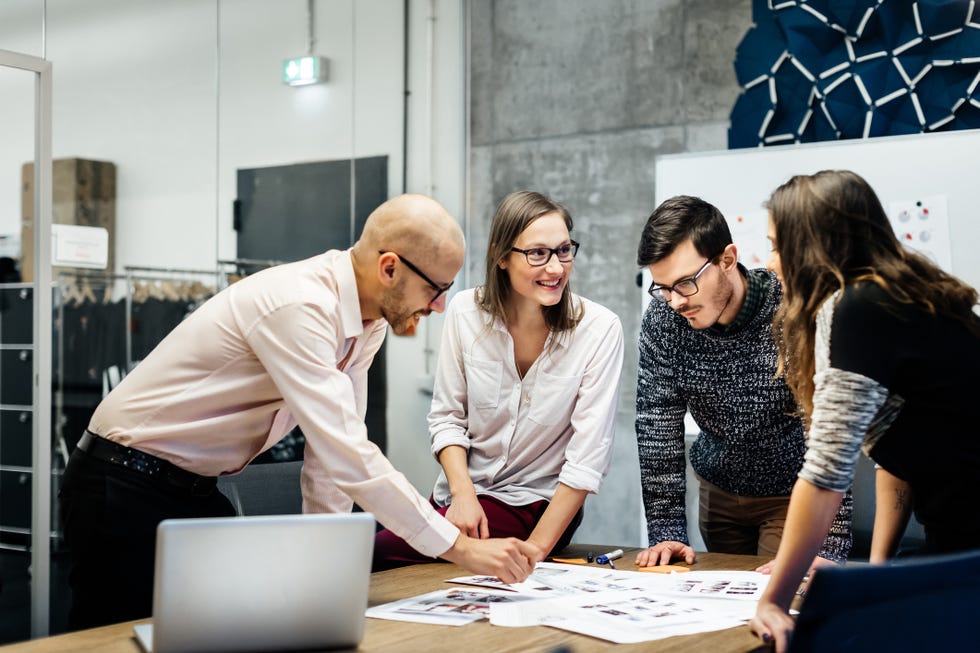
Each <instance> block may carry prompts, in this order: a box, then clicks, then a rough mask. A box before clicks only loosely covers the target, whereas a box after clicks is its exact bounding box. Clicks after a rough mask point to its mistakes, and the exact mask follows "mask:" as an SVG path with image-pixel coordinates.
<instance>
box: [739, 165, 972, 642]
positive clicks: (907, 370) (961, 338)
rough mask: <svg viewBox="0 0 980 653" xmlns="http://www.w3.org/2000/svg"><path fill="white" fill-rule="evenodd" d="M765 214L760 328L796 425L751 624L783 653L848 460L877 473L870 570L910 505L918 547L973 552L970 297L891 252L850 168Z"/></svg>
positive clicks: (804, 186)
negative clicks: (792, 460)
mask: <svg viewBox="0 0 980 653" xmlns="http://www.w3.org/2000/svg"><path fill="white" fill-rule="evenodd" d="M768 207H769V215H770V218H769V239H770V240H771V241H772V247H773V253H772V255H771V257H770V260H769V268H770V269H772V270H773V271H775V272H776V273H777V275H778V276H779V278H780V280H781V281H782V283H783V293H784V295H783V296H784V299H783V305H782V307H781V308H780V310H779V312H778V313H777V314H776V318H775V325H774V326H775V328H774V334H775V337H776V339H777V345H778V347H779V352H780V359H781V360H780V363H781V364H780V372H781V373H782V374H783V375H785V377H786V380H787V382H788V384H789V386H790V388H792V390H793V392H794V394H795V395H796V398H797V401H798V402H799V404H800V406H801V409H802V411H803V414H804V418H805V420H806V422H807V426H808V440H807V453H806V458H805V461H804V464H803V468H802V470H801V471H800V474H799V478H798V479H797V482H796V485H795V487H794V489H793V494H792V497H791V499H790V505H789V514H788V516H787V520H786V527H785V530H784V534H783V540H782V543H781V545H780V547H779V552H778V554H777V556H776V563H775V569H774V572H773V578H772V580H771V581H770V584H769V586H768V588H767V590H766V593H765V594H764V595H763V597H762V600H761V601H760V602H759V607H758V611H757V612H756V616H755V619H753V621H752V628H753V630H754V631H755V632H756V633H757V634H759V635H760V636H761V637H762V638H763V639H764V640H766V641H770V640H773V639H774V640H775V643H776V650H777V651H781V650H785V648H786V646H787V644H788V641H789V636H790V634H791V632H792V629H793V620H792V619H791V618H790V617H789V615H788V612H787V610H788V608H789V605H790V602H791V601H792V599H793V596H794V593H795V590H796V588H797V587H798V586H799V582H800V579H801V578H802V577H803V575H804V573H805V572H806V570H807V567H808V566H809V564H810V561H811V560H812V559H813V555H814V552H816V550H817V548H818V547H819V546H820V543H821V542H822V541H823V538H824V536H825V535H826V533H827V528H828V527H829V526H830V523H831V520H832V519H833V516H834V514H835V513H836V511H837V506H838V504H839V502H840V499H841V496H842V495H843V493H844V492H845V491H846V490H847V488H848V487H849V486H850V484H851V481H852V480H853V477H854V466H855V463H856V461H857V458H858V455H859V454H860V453H861V452H862V451H863V452H864V453H865V454H866V455H868V456H869V457H870V458H871V459H873V460H874V461H875V462H876V463H877V465H878V466H879V472H878V479H877V485H878V491H877V494H878V497H879V502H878V514H877V515H876V519H875V531H874V535H873V542H872V562H883V561H884V560H886V559H887V558H888V557H890V555H891V554H892V553H893V552H894V549H895V547H896V545H897V543H898V539H899V538H900V537H901V535H902V533H903V532H904V529H905V525H906V522H907V520H908V516H909V513H910V512H914V513H915V515H916V518H917V519H918V521H919V522H920V523H921V524H922V525H923V527H924V530H925V535H926V542H925V546H924V548H923V550H922V551H921V553H927V554H938V553H947V552H952V551H962V550H967V549H975V548H980V483H978V482H977V479H978V477H980V437H978V423H980V410H978V407H977V390H978V383H977V376H976V373H977V370H978V369H980V318H978V317H977V314H976V312H975V309H976V306H977V292H976V290H975V289H974V288H972V287H970V286H969V285H967V284H965V283H963V282H962V281H960V280H959V279H957V278H956V277H954V276H952V275H950V274H948V273H946V272H944V271H943V270H941V269H940V268H938V267H937V266H936V265H934V264H932V263H931V262H930V261H929V260H927V259H926V258H925V257H924V256H922V255H920V254H917V253H914V252H912V251H910V250H907V249H905V248H904V247H903V246H902V244H901V243H900V242H899V240H898V239H897V238H896V237H895V234H894V231H893V230H892V227H891V224H890V223H889V221H888V218H887V216H886V215H885V212H884V209H883V208H882V206H881V203H880V201H879V200H878V197H877V196H876V195H875V193H874V191H873V190H872V188H871V186H869V185H868V183H867V182H866V181H865V180H864V179H862V178H861V177H860V176H858V175H856V174H855V173H853V172H850V171H846V170H825V171H822V172H818V173H817V174H814V175H799V176H796V177H793V178H792V179H790V180H789V181H788V182H786V183H785V184H783V185H782V186H780V187H779V188H777V189H776V191H775V192H774V193H773V194H772V197H771V198H770V200H769V203H768ZM889 495H890V496H889ZM882 498H887V502H886V501H882V500H881V499H882ZM817 573H819V571H818V572H817Z"/></svg>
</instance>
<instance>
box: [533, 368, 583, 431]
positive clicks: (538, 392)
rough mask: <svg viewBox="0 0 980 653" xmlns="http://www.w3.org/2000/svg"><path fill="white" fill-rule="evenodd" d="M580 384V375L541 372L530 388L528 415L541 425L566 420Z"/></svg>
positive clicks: (573, 404)
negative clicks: (531, 388)
mask: <svg viewBox="0 0 980 653" xmlns="http://www.w3.org/2000/svg"><path fill="white" fill-rule="evenodd" d="M581 385H582V375H581V374H579V375H578V376H554V375H552V374H546V373H544V372H541V373H539V374H538V376H537V378H536V379H535V381H534V389H533V390H531V410H530V412H529V413H528V417H529V418H530V419H532V420H533V421H535V422H537V423H538V424H541V425H542V426H551V425H552V424H556V423H558V422H559V421H560V420H567V419H568V417H569V416H570V415H571V414H572V410H573V409H574V408H575V397H576V395H577V394H578V391H579V387H581Z"/></svg>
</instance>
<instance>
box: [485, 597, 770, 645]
mask: <svg viewBox="0 0 980 653" xmlns="http://www.w3.org/2000/svg"><path fill="white" fill-rule="evenodd" d="M754 613H755V605H754V604H748V603H743V602H736V601H715V600H710V599H693V598H683V597H673V596H665V595H657V594H651V593H649V592H644V591H641V590H631V591H626V592H600V593H596V594H588V595H581V594H579V595H573V596H563V597H558V598H554V599H541V600H537V601H533V602H529V603H523V604H521V605H520V606H515V605H508V604H494V605H493V606H491V608H490V623H491V624H493V625H496V626H551V627H554V628H561V629H563V630H568V631H571V632H576V633H580V634H583V635H589V636H590V637H598V638H600V639H605V640H608V641H610V642H616V643H618V644H628V643H636V642H645V641H650V640H654V639H663V638H665V637H674V636H675V635H690V634H693V633H701V632H708V631H712V630H722V629H725V628H733V627H735V626H739V625H741V624H742V623H744V622H745V621H746V620H747V619H750V618H751V617H752V615H753V614H754Z"/></svg>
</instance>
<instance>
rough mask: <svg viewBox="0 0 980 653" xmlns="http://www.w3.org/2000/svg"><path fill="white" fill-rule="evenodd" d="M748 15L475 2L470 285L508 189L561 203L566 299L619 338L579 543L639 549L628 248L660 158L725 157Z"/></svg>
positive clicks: (724, 5) (735, 3) (664, 4)
mask: <svg viewBox="0 0 980 653" xmlns="http://www.w3.org/2000/svg"><path fill="white" fill-rule="evenodd" d="M750 24H751V2H750V1H749V0H605V1H603V2H594V1H593V0H538V1H536V2H522V1H521V0H496V1H490V0H473V1H472V2H471V3H470V32H469V38H470V48H469V55H470V75H471V76H470V98H471V99H470V112H471V150H470V166H471V168H470V176H469V202H468V217H469V246H468V247H469V252H468V253H469V256H468V259H467V261H468V263H467V265H468V266H469V268H470V275H469V279H470V280H471V285H477V284H479V283H481V282H482V279H483V272H482V265H483V257H484V254H485V251H486V239H487V229H488V225H489V221H490V218H491V216H492V214H493V208H494V206H495V204H496V203H497V202H498V201H499V200H500V199H501V198H502V197H503V196H504V195H506V194H507V193H509V192H511V191H513V190H518V189H522V188H528V189H533V190H538V191H541V192H544V193H546V194H548V195H550V196H552V197H554V198H555V199H556V200H558V201H560V202H562V203H563V204H565V205H566V206H567V207H568V208H569V210H570V211H571V213H572V216H573V218H574V219H575V230H574V234H575V237H576V239H577V240H579V241H580V242H581V243H582V250H581V251H580V252H579V256H578V258H577V259H576V264H575V271H574V273H573V276H572V286H573V288H574V289H575V291H576V292H578V293H580V294H583V295H585V296H588V297H591V298H593V299H595V300H597V301H599V302H601V303H603V304H604V305H606V306H607V307H609V308H610V309H612V310H613V311H615V312H616V313H617V314H618V315H619V316H620V318H621V319H622V321H623V326H624V328H625V332H626V359H625V365H624V369H623V379H622V384H621V393H620V395H621V400H620V407H619V414H618V420H617V424H618V428H617V440H616V447H615V454H614V458H613V464H612V468H611V470H610V472H609V475H608V477H607V479H606V481H605V484H604V485H603V488H602V491H601V492H600V494H598V495H595V496H592V497H590V498H589V500H588V502H587V504H586V517H585V522H584V523H583V525H582V527H581V528H580V529H579V532H578V534H577V535H576V538H575V539H576V540H577V541H579V542H596V543H601V542H617V543H622V544H627V545H639V544H641V543H644V542H645V526H643V523H644V522H643V509H642V501H641V498H640V486H639V469H638V465H637V454H636V439H635V435H634V428H633V420H634V417H635V396H636V388H635V386H636V367H637V358H638V354H637V349H636V340H637V335H638V333H639V322H640V297H641V293H642V290H641V289H640V288H638V287H637V285H636V282H635V278H636V273H637V271H638V268H637V266H636V264H635V261H636V244H637V241H638V239H639V234H640V230H641V228H642V225H643V223H644V222H645V220H646V218H647V216H649V214H650V213H651V211H653V209H654V208H655V207H654V203H653V202H654V165H655V161H656V157H657V156H658V155H660V154H669V153H677V152H690V151H701V150H714V149H724V148H725V147H726V146H727V134H726V130H727V126H728V115H729V112H730V111H731V108H732V106H733V104H734V102H735V98H736V97H737V96H738V92H739V88H738V85H737V83H736V81H735V73H734V69H733V67H732V61H733V60H734V57H735V47H736V45H737V44H738V42H739V41H740V40H741V38H742V36H743V35H744V34H745V31H746V30H747V29H748V28H749V26H750Z"/></svg>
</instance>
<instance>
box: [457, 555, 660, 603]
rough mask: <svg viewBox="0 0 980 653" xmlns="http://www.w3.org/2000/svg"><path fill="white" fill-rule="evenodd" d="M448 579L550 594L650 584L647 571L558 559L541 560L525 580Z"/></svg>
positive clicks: (479, 577) (622, 588) (596, 590)
mask: <svg viewBox="0 0 980 653" xmlns="http://www.w3.org/2000/svg"><path fill="white" fill-rule="evenodd" d="M446 582H447V583H459V584H461V585H477V586H480V587H493V588H497V589H503V590H509V591H512V592H517V593H519V594H526V595H529V596H546V597H552V596H556V595H564V594H581V593H583V592H585V593H592V592H603V591H607V590H618V591H624V590H630V589H642V588H646V587H648V583H646V581H645V577H644V575H643V574H640V573H639V572H635V571H619V570H615V569H608V568H606V567H583V566H581V565H568V564H559V563H554V562H539V563H538V564H537V566H536V567H535V568H534V572H532V573H531V575H530V576H528V578H527V580H525V581H524V582H522V583H511V584H509V585H508V584H506V583H504V582H503V581H501V580H500V579H499V578H496V577H494V576H460V577H459V578H450V579H449V580H448V581H446Z"/></svg>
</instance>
